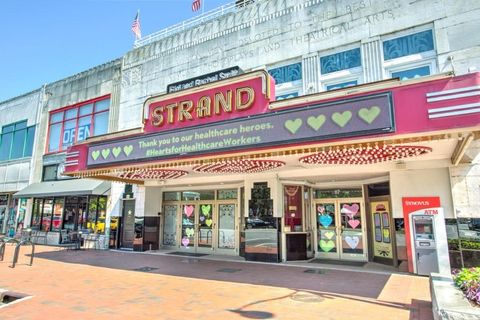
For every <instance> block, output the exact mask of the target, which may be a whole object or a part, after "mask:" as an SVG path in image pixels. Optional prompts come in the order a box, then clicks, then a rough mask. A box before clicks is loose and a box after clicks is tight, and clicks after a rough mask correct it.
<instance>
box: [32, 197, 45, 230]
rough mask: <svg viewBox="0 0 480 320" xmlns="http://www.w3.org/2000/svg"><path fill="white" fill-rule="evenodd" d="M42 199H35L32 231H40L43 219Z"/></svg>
mask: <svg viewBox="0 0 480 320" xmlns="http://www.w3.org/2000/svg"><path fill="white" fill-rule="evenodd" d="M42 205H43V200H42V199H35V200H34V201H33V211H32V224H31V227H32V230H40V221H41V218H42Z"/></svg>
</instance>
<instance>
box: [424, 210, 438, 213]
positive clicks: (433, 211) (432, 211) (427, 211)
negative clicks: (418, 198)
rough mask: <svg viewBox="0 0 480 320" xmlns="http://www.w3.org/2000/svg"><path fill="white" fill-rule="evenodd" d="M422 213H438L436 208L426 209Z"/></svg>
mask: <svg viewBox="0 0 480 320" xmlns="http://www.w3.org/2000/svg"><path fill="white" fill-rule="evenodd" d="M423 214H438V209H426V210H425V211H424V212H423Z"/></svg>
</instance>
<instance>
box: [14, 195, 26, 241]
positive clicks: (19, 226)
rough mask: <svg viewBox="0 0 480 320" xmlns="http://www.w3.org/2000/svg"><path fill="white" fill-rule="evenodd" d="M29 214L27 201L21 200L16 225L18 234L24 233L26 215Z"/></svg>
mask: <svg viewBox="0 0 480 320" xmlns="http://www.w3.org/2000/svg"><path fill="white" fill-rule="evenodd" d="M26 213H27V199H25V198H22V199H20V202H19V205H18V216H17V221H16V222H15V223H16V231H15V232H16V233H17V234H19V233H21V232H22V230H23V227H24V226H25V215H26Z"/></svg>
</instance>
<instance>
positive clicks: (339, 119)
mask: <svg viewBox="0 0 480 320" xmlns="http://www.w3.org/2000/svg"><path fill="white" fill-rule="evenodd" d="M351 118H352V112H350V111H344V112H342V113H340V112H335V113H334V114H332V120H333V122H335V123H336V124H337V125H338V126H339V127H340V128H343V127H345V125H346V124H347V123H348V121H350V119H351Z"/></svg>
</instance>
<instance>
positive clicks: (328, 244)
mask: <svg viewBox="0 0 480 320" xmlns="http://www.w3.org/2000/svg"><path fill="white" fill-rule="evenodd" d="M333 248H335V242H333V241H332V240H328V241H325V240H320V249H322V250H323V251H325V252H329V251H330V250H332V249H333Z"/></svg>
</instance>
